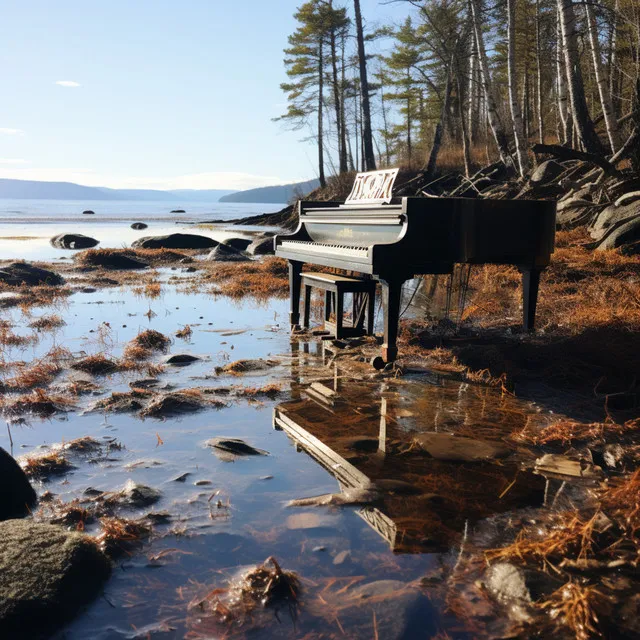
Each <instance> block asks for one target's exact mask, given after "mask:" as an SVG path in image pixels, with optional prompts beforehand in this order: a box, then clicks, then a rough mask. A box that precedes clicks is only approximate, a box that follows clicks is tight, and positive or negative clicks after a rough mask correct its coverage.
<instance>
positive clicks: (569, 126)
mask: <svg viewBox="0 0 640 640" xmlns="http://www.w3.org/2000/svg"><path fill="white" fill-rule="evenodd" d="M556 44H557V47H556V82H557V87H558V88H557V97H558V113H559V114H560V123H561V124H562V144H564V145H567V146H570V145H571V139H572V137H573V118H572V117H571V113H570V112H569V101H568V98H567V82H566V71H565V66H564V59H563V54H562V33H561V30H560V10H558V16H557V43H556Z"/></svg>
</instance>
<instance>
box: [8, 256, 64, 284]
mask: <svg viewBox="0 0 640 640" xmlns="http://www.w3.org/2000/svg"><path fill="white" fill-rule="evenodd" d="M0 282H4V283H5V284H8V285H12V286H17V285H21V284H26V285H29V286H37V285H40V284H48V285H59V284H64V278H62V276H59V275H58V274H57V273H54V272H53V271H49V270H47V269H41V268H40V267H34V266H33V265H32V264H29V263H28V262H12V263H11V264H9V265H6V266H4V267H0Z"/></svg>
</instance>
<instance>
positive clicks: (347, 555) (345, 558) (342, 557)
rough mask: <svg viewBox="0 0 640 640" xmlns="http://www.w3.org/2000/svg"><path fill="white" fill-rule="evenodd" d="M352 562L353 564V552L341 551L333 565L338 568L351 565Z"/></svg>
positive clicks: (334, 559)
mask: <svg viewBox="0 0 640 640" xmlns="http://www.w3.org/2000/svg"><path fill="white" fill-rule="evenodd" d="M351 562H352V558H351V551H347V550H346V549H345V550H344V551H340V553H337V554H336V555H335V557H334V558H333V564H334V565H335V566H336V567H339V566H341V565H347V564H351Z"/></svg>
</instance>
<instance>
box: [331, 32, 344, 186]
mask: <svg viewBox="0 0 640 640" xmlns="http://www.w3.org/2000/svg"><path fill="white" fill-rule="evenodd" d="M329 44H330V47H331V73H332V77H331V81H332V82H331V84H332V89H333V102H334V109H335V112H336V129H337V134H338V159H339V172H340V173H345V172H346V171H347V150H346V148H345V145H344V140H343V135H342V117H341V107H340V105H341V104H342V99H341V97H340V79H339V76H338V52H337V46H336V33H335V30H334V29H331V32H330V34H329Z"/></svg>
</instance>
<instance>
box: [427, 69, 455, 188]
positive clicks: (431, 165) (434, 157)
mask: <svg viewBox="0 0 640 640" xmlns="http://www.w3.org/2000/svg"><path fill="white" fill-rule="evenodd" d="M451 84H452V83H451V65H450V66H449V69H447V83H446V85H445V88H444V98H443V100H442V109H441V111H440V120H439V122H438V124H437V125H436V129H435V131H434V133H433V144H432V145H431V152H430V153H429V159H428V161H427V164H426V167H425V172H426V174H427V176H433V175H434V173H435V171H436V164H437V162H438V153H439V152H440V147H441V146H442V136H443V133H444V128H445V122H446V119H447V116H448V115H449V106H450V104H451ZM458 100H460V96H458Z"/></svg>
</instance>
